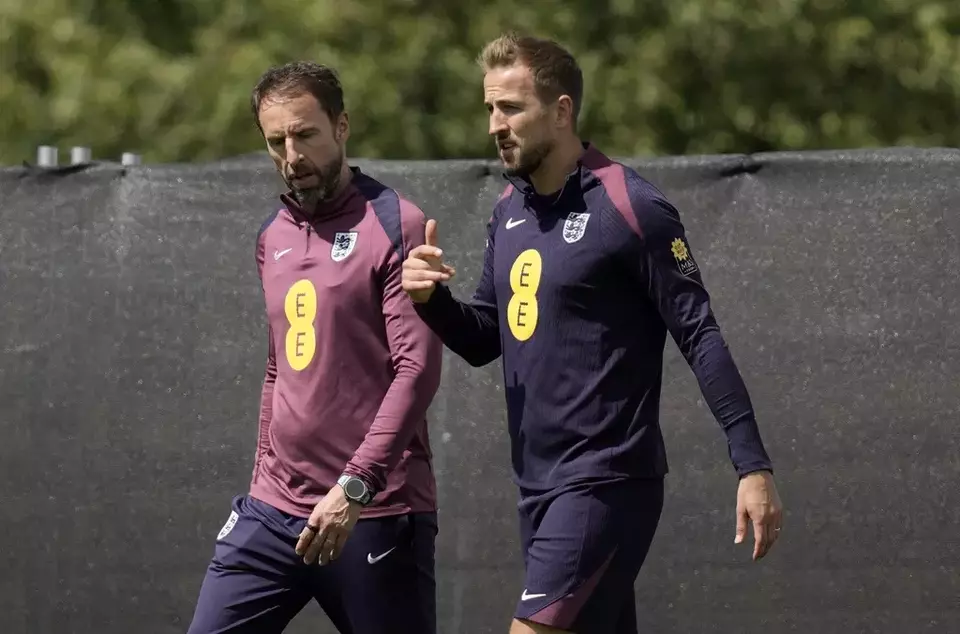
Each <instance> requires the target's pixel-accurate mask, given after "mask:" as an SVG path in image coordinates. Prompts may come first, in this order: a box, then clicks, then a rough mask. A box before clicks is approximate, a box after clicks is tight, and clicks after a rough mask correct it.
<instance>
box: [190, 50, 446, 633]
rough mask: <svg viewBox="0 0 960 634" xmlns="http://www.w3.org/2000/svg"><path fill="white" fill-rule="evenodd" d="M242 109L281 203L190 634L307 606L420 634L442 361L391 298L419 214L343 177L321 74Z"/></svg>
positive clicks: (349, 625) (428, 611)
mask: <svg viewBox="0 0 960 634" xmlns="http://www.w3.org/2000/svg"><path fill="white" fill-rule="evenodd" d="M252 101H253V104H252V105H253V112H254V117H255V119H256V121H257V125H258V126H259V128H260V130H261V132H262V134H263V136H264V138H265V140H266V143H267V148H268V152H269V154H270V156H271V158H272V159H273V160H274V162H275V163H276V166H277V169H278V170H279V172H280V174H281V175H282V177H283V180H284V182H285V183H286V185H287V187H288V188H289V191H288V192H287V193H286V194H284V195H283V196H281V202H282V206H281V207H280V208H279V210H277V211H275V212H273V213H271V214H269V216H268V218H267V220H266V221H265V222H264V223H263V226H262V227H261V228H260V231H259V232H258V234H257V240H256V263H257V271H258V273H259V276H260V281H261V285H262V288H263V294H264V299H265V303H266V312H267V321H268V339H267V341H268V356H267V364H266V372H265V377H264V381H263V393H262V397H261V404H260V428H259V434H258V438H257V449H256V454H255V459H254V467H253V476H252V479H251V484H250V490H249V494H248V495H246V496H240V497H237V498H236V499H235V500H234V501H233V505H232V512H231V513H230V516H229V518H228V520H227V523H226V525H225V526H224V527H223V529H222V530H221V531H220V534H219V536H218V537H217V541H216V547H215V552H214V555H213V558H212V560H211V562H210V564H209V567H208V569H207V574H206V577H205V578H204V581H203V585H202V587H201V590H200V596H199V599H198V602H197V607H196V610H195V614H194V618H193V622H192V624H191V626H190V629H189V633H190V634H214V633H226V632H230V633H240V632H250V633H252V634H253V633H255V634H276V633H279V632H281V631H282V630H283V629H284V628H285V627H286V625H287V624H288V622H289V621H290V620H291V619H292V618H293V617H294V616H295V615H296V614H297V613H299V612H300V610H301V609H302V608H303V607H304V606H305V605H306V604H307V602H308V601H310V600H311V599H313V600H316V601H317V602H318V603H319V604H320V606H321V607H322V608H323V610H324V611H325V612H326V614H327V615H328V616H329V617H330V620H331V621H333V623H334V625H335V626H336V627H337V629H338V630H339V631H340V632H343V633H344V634H398V633H408V634H424V633H426V634H431V633H433V632H435V631H436V611H435V581H434V542H435V538H436V534H437V517H436V510H437V507H436V486H435V482H434V476H433V467H432V464H431V460H432V459H431V452H430V443H429V439H428V434H427V422H426V413H427V408H428V406H429V405H430V402H431V400H432V399H433V397H434V395H435V393H436V391H437V388H438V386H439V382H440V363H441V358H442V352H443V348H442V344H441V343H440V341H439V339H438V338H437V337H436V335H434V334H433V333H432V332H431V331H430V329H429V328H428V327H427V326H426V325H425V324H424V323H423V322H422V321H421V320H420V319H418V318H417V315H416V312H415V310H414V307H413V304H412V302H411V301H410V299H409V298H408V297H407V296H406V294H405V293H404V292H403V290H402V288H401V267H402V262H403V260H404V258H405V256H406V253H407V252H409V251H410V250H411V249H413V248H415V247H417V246H419V245H422V244H423V243H424V224H425V223H424V217H423V213H422V212H421V211H420V210H419V209H418V208H417V207H416V206H415V205H414V204H413V203H411V202H409V201H407V200H406V199H404V198H403V197H402V196H400V195H399V194H397V192H395V191H394V190H392V189H390V188H388V187H386V186H384V185H383V184H381V183H379V182H378V181H376V180H374V179H373V178H371V177H370V176H367V175H366V174H363V173H361V172H360V170H358V169H356V168H351V167H350V166H349V165H348V164H347V160H346V151H345V146H346V142H347V138H348V136H349V122H348V119H347V114H346V112H345V111H344V107H343V94H342V89H341V86H340V82H339V80H338V78H337V75H336V73H335V72H334V71H333V70H332V69H330V68H327V67H324V66H320V65H317V64H310V63H296V64H288V65H286V66H283V67H280V68H275V69H271V70H269V71H268V72H267V73H265V74H264V75H263V77H262V78H261V80H260V82H259V83H258V85H257V87H256V88H255V90H254V92H253V99H252Z"/></svg>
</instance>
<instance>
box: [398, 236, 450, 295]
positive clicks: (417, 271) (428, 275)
mask: <svg viewBox="0 0 960 634" xmlns="http://www.w3.org/2000/svg"><path fill="white" fill-rule="evenodd" d="M442 257H443V250H441V249H440V248H439V247H438V246H437V221H436V220H428V221H427V227H426V236H425V244H423V245H421V246H419V247H416V248H414V249H413V250H412V251H410V254H409V255H408V256H407V259H406V260H405V261H404V262H403V276H402V282H401V285H402V286H403V290H404V291H405V292H406V293H407V295H409V296H410V299H412V300H413V301H415V302H417V303H423V302H427V301H429V300H430V296H431V295H432V294H433V291H434V289H435V288H436V285H437V283H438V282H446V281H448V280H449V279H451V278H452V277H453V276H454V275H455V274H456V271H455V270H454V269H453V268H451V267H450V266H447V265H446V264H444V263H443V260H442V259H441V258H442Z"/></svg>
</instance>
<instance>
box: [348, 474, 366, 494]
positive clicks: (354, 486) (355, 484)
mask: <svg viewBox="0 0 960 634" xmlns="http://www.w3.org/2000/svg"><path fill="white" fill-rule="evenodd" d="M343 490H344V491H345V492H346V494H347V497H351V498H356V499H360V498H362V497H363V495H364V494H365V493H366V492H367V487H366V486H365V485H364V484H363V482H361V481H360V480H357V479H356V478H351V479H350V480H347V484H346V486H345V487H344V489H343Z"/></svg>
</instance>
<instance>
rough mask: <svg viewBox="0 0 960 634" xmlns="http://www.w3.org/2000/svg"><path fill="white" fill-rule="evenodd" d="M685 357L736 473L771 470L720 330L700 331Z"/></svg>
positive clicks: (755, 423)
mask: <svg viewBox="0 0 960 634" xmlns="http://www.w3.org/2000/svg"><path fill="white" fill-rule="evenodd" d="M684 355H685V356H686V357H687V361H688V362H689V363H690V367H691V368H692V369H693V372H694V375H695V376H696V377H697V381H698V383H699V384H700V390H701V392H702V393H703V396H704V399H705V400H706V402H707V404H708V406H709V408H710V411H711V412H712V413H713V415H714V417H715V418H716V420H717V422H718V423H719V424H720V426H721V427H722V428H723V431H724V433H725V434H726V437H727V446H728V451H729V455H730V460H731V462H732V463H733V465H734V467H735V468H736V470H737V473H738V474H739V475H741V476H743V475H746V474H747V473H751V472H753V471H760V470H764V469H766V470H772V464H771V462H770V458H769V456H768V455H767V452H766V449H765V448H764V446H763V441H762V439H761V437H760V429H759V426H758V425H757V419H756V415H755V413H754V409H753V404H752V403H751V401H750V395H749V393H748V391H747V387H746V385H745V384H744V381H743V378H742V376H741V375H740V371H739V370H738V368H737V365H736V363H735V362H734V360H733V355H731V354H730V350H729V348H728V347H727V344H726V342H725V341H724V339H723V335H722V334H721V333H720V329H719V328H718V327H717V326H716V325H715V324H711V325H709V326H707V327H705V328H703V330H702V331H701V333H700V334H699V336H698V337H697V339H696V341H695V343H692V345H691V346H690V348H689V350H687V351H684Z"/></svg>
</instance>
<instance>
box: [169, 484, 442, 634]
mask: <svg viewBox="0 0 960 634" xmlns="http://www.w3.org/2000/svg"><path fill="white" fill-rule="evenodd" d="M306 522H307V521H306V520H305V519H303V518H299V517H293V516H291V515H287V514H286V513H283V512H281V511H279V510H277V509H275V508H273V507H272V506H270V505H268V504H265V503H264V502H261V501H259V500H256V499H254V498H250V497H247V496H238V497H236V498H235V499H234V500H233V504H232V512H231V513H230V517H229V519H228V520H227V523H226V524H225V525H224V527H223V529H222V530H221V531H220V534H219V535H218V536H217V542H216V547H215V550H214V555H213V558H212V560H211V561H210V564H209V566H208V567H207V573H206V576H205V577H204V580H203V584H202V586H201V588H200V596H199V598H198V600H197V606H196V610H195V612H194V616H193V622H192V623H191V625H190V629H189V630H188V634H220V633H223V634H227V633H229V634H241V633H250V634H279V633H280V632H282V631H283V629H284V628H285V627H286V626H287V624H288V623H289V622H290V621H291V620H292V619H293V617H294V616H296V615H297V614H298V613H299V612H300V611H301V610H302V609H303V608H304V607H305V606H306V604H307V602H309V601H310V600H311V599H313V600H315V601H316V602H317V603H318V604H319V605H320V607H321V608H322V609H323V611H324V612H325V613H326V614H327V616H328V617H329V618H330V620H331V621H332V622H333V624H334V625H335V626H336V628H337V630H338V631H340V632H341V633H342V634H424V633H426V634H434V633H435V632H436V582H435V578H434V554H435V551H434V544H435V540H436V535H437V518H436V514H434V513H427V514H423V513H420V514H410V515H398V516H392V517H384V518H371V519H361V520H359V521H358V522H357V523H356V526H355V527H354V529H353V532H352V533H351V535H350V538H349V539H348V540H347V543H346V545H345V546H344V548H343V551H342V552H341V553H340V556H339V557H338V558H337V559H336V560H335V561H332V562H330V563H328V564H327V565H326V566H321V565H319V564H316V563H314V564H311V565H307V564H305V563H303V558H302V557H300V556H298V555H297V553H296V552H295V551H294V548H295V547H296V544H297V540H298V539H299V537H300V531H302V530H303V527H304V526H305V525H306Z"/></svg>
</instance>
